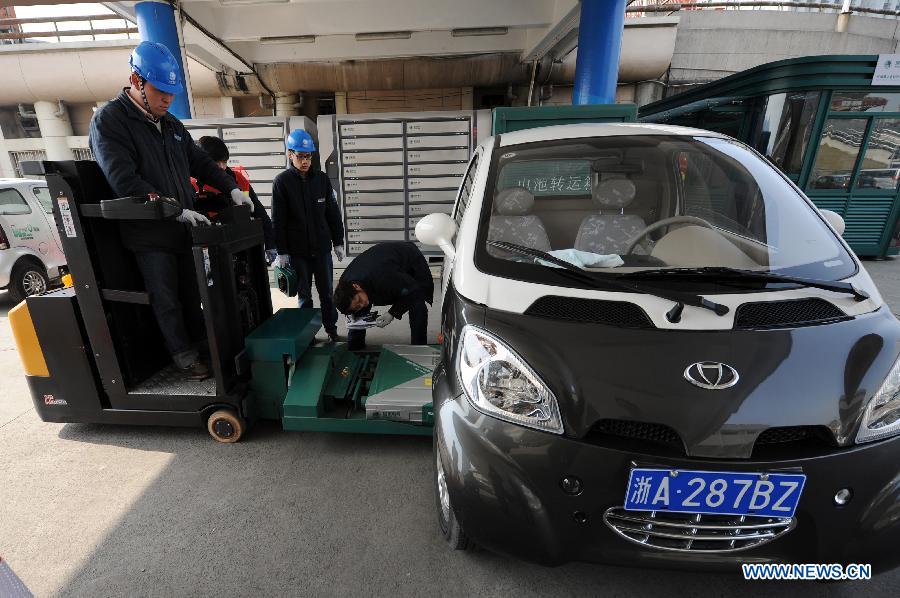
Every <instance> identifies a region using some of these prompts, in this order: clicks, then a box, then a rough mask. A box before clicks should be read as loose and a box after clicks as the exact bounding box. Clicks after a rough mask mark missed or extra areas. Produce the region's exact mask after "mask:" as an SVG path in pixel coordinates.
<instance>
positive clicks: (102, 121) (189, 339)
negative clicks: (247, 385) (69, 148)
mask: <svg viewBox="0 0 900 598" xmlns="http://www.w3.org/2000/svg"><path fill="white" fill-rule="evenodd" d="M130 63H131V70H132V73H131V79H130V83H131V87H127V88H125V89H123V90H122V92H121V93H120V94H119V95H118V97H116V98H114V99H113V100H111V101H110V102H109V103H108V104H106V105H105V106H104V107H103V108H100V109H99V110H97V112H96V113H95V114H94V117H93V118H92V119H91V127H90V136H89V142H90V146H91V150H92V151H93V153H94V157H95V158H96V160H97V163H98V164H99V165H100V168H101V169H102V170H103V173H104V174H105V175H106V179H107V181H108V182H109V185H110V187H112V190H113V192H114V193H115V194H116V195H117V196H119V197H127V196H134V195H148V194H159V195H164V196H168V197H173V198H175V199H176V200H178V201H179V202H180V203H181V206H182V213H181V215H179V216H178V217H177V218H175V219H173V220H133V221H129V220H125V221H122V222H121V225H120V232H121V236H122V241H123V244H124V245H125V247H126V248H128V249H130V250H131V251H133V252H134V255H135V258H136V261H137V265H138V268H139V269H140V272H141V275H142V277H143V279H144V287H145V288H146V289H147V292H148V294H149V296H150V307H151V308H152V309H153V313H154V315H155V316H156V322H157V324H159V328H160V331H161V332H162V336H163V340H164V342H165V345H166V348H167V349H168V351H169V353H170V354H171V355H172V360H173V361H174V362H175V364H176V365H177V366H178V367H180V368H182V369H183V370H184V371H185V373H186V374H187V376H188V377H189V378H191V379H196V380H202V379H204V378H207V377H209V368H208V367H207V366H206V365H205V364H204V363H202V362H201V361H200V360H199V353H198V350H197V344H198V343H199V342H200V341H202V340H203V337H204V335H205V331H204V326H203V312H202V311H201V309H200V292H199V290H198V287H197V276H196V273H195V270H194V263H193V257H192V255H191V235H190V230H189V227H190V226H198V225H200V224H204V223H205V224H209V220H208V219H207V218H206V217H205V216H203V215H202V214H199V213H197V212H196V211H194V210H193V209H192V208H193V206H194V202H193V196H194V193H193V189H192V188H191V181H190V178H191V176H192V175H193V176H195V177H197V178H202V179H203V180H206V181H209V182H210V183H212V184H213V185H215V186H216V187H217V188H218V189H222V190H223V191H224V192H225V193H227V194H229V196H230V197H231V198H232V200H233V201H234V202H235V203H236V204H244V203H249V202H250V200H249V199H248V198H247V197H246V196H244V194H243V193H241V191H240V190H239V189H238V188H237V185H236V184H235V182H234V180H232V179H231V177H229V176H228V175H227V174H226V173H225V172H224V171H223V170H221V169H220V168H219V167H218V166H216V164H215V162H213V161H212V160H211V159H210V158H209V156H207V155H206V153H205V152H204V151H202V150H201V149H200V148H198V147H197V146H196V145H194V141H193V140H192V139H191V136H190V135H189V134H188V132H187V131H186V130H185V128H184V125H182V124H181V122H180V121H179V120H178V119H177V118H175V117H174V116H172V115H171V114H168V110H169V106H170V105H171V103H172V99H173V98H174V96H175V94H176V93H178V92H180V91H181V90H182V85H181V70H180V68H179V66H178V62H177V60H176V59H175V57H174V56H172V53H171V52H169V50H168V49H167V48H166V47H165V46H164V45H162V44H159V43H154V42H146V41H145V42H141V44H140V45H138V47H137V48H135V49H134V51H133V52H132V53H131V60H130ZM185 312H187V313H185ZM189 328H190V330H189Z"/></svg>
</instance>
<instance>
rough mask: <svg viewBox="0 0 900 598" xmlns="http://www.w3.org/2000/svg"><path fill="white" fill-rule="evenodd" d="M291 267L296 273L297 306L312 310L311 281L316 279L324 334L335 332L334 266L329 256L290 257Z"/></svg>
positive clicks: (328, 254) (327, 254) (326, 254)
mask: <svg viewBox="0 0 900 598" xmlns="http://www.w3.org/2000/svg"><path fill="white" fill-rule="evenodd" d="M291 266H293V267H294V270H296V271H297V281H298V285H297V304H298V305H299V307H301V308H312V307H313V300H312V281H313V278H314V277H315V279H316V290H318V291H319V303H320V307H321V308H322V327H323V328H325V332H329V333H330V332H337V317H338V316H337V309H336V308H335V307H334V265H333V263H332V261H331V254H330V253H325V254H324V255H317V256H316V257H300V256H296V257H295V256H293V255H292V256H291Z"/></svg>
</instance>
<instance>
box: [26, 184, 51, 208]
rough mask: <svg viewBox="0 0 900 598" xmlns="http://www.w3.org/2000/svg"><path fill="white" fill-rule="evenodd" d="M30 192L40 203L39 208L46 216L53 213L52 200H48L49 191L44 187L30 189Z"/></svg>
mask: <svg viewBox="0 0 900 598" xmlns="http://www.w3.org/2000/svg"><path fill="white" fill-rule="evenodd" d="M31 190H32V192H33V193H34V196H35V197H37V198H38V201H40V202H41V207H42V208H44V211H45V212H47V213H48V214H52V213H53V200H51V199H50V190H49V189H47V188H46V187H32V189H31Z"/></svg>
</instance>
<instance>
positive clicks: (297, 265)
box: [272, 129, 344, 341]
mask: <svg viewBox="0 0 900 598" xmlns="http://www.w3.org/2000/svg"><path fill="white" fill-rule="evenodd" d="M287 148H288V156H289V157H290V161H291V164H290V166H289V167H288V168H287V170H285V171H284V172H282V173H280V174H279V175H278V176H276V177H275V180H274V181H273V182H272V224H273V225H274V227H275V244H276V245H277V247H278V258H277V260H276V262H275V263H276V265H278V266H280V267H284V266H287V265H290V266H292V267H293V268H294V270H296V271H297V279H298V289H297V300H298V302H299V304H300V307H305V308H309V307H312V306H313V302H312V279H313V277H315V280H316V289H317V290H318V291H319V301H320V303H321V307H322V324H323V326H324V327H325V332H326V333H327V334H328V338H329V339H331V340H332V341H337V340H338V334H337V310H335V308H334V297H333V289H332V287H333V284H334V278H333V263H332V261H331V251H332V248H333V249H334V254H335V256H336V257H337V258H338V261H343V259H344V224H343V222H342V220H341V210H340V208H338V205H337V199H336V198H335V195H334V191H333V190H332V188H331V181H330V180H329V179H328V176H327V175H326V174H325V173H324V172H322V171H319V170H314V169H313V168H312V157H313V156H312V155H313V152H315V151H316V145H315V143H314V142H313V139H312V137H310V136H309V133H307V132H306V131H303V130H302V129H297V130H295V131H292V132H291V134H290V135H289V136H288V138H287Z"/></svg>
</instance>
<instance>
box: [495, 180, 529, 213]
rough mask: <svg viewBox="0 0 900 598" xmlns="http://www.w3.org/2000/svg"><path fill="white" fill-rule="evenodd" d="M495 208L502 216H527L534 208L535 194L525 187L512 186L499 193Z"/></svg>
mask: <svg viewBox="0 0 900 598" xmlns="http://www.w3.org/2000/svg"><path fill="white" fill-rule="evenodd" d="M494 208H495V209H496V210H497V213H498V214H500V215H501V216H527V215H528V214H531V211H532V209H533V208H534V195H532V194H531V191H529V190H528V189H526V188H525V187H510V188H508V189H504V190H503V191H501V192H500V193H498V194H497V198H496V199H494Z"/></svg>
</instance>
